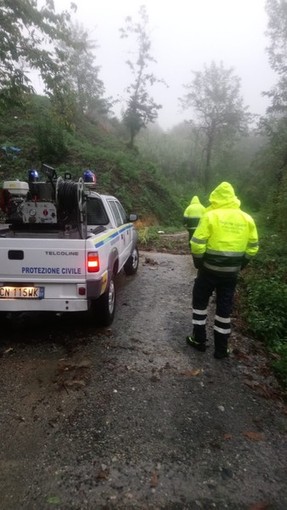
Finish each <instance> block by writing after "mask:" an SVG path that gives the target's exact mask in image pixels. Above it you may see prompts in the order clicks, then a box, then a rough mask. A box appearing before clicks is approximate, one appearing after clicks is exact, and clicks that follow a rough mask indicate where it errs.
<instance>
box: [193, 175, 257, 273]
mask: <svg viewBox="0 0 287 510" xmlns="http://www.w3.org/2000/svg"><path fill="white" fill-rule="evenodd" d="M209 201H210V204H211V205H210V206H209V207H208V208H207V210H206V212H205V214H204V215H203V217H202V218H201V220H200V223H199V225H198V227H197V229H196V230H195V232H194V234H193V237H192V239H191V241H190V245H191V253H192V256H193V260H194V265H195V267H197V268H201V267H202V268H204V269H206V270H208V271H211V272H213V273H215V274H217V275H220V276H232V275H234V274H236V273H238V272H239V271H240V269H241V268H242V267H244V266H245V265H246V263H247V262H248V260H249V259H250V258H251V257H253V256H254V255H256V253H257V251H258V235H257V229H256V225H255V223H254V220H253V218H252V217H251V216H249V214H247V213H245V212H243V211H241V209H240V200H238V198H237V197H236V195H235V193H234V189H233V187H232V186H231V184H229V183H228V182H222V183H221V184H219V186H217V188H215V190H214V191H212V193H211V194H210V197H209Z"/></svg>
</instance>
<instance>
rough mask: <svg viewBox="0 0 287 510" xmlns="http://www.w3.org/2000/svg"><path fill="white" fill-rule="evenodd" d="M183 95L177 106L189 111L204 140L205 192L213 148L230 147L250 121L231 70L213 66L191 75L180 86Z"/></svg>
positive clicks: (238, 83) (221, 66) (237, 80)
mask: <svg viewBox="0 0 287 510" xmlns="http://www.w3.org/2000/svg"><path fill="white" fill-rule="evenodd" d="M184 87H185V88H186V90H187V93H186V94H185V95H184V97H183V98H182V99H180V103H181V105H182V107H183V108H185V109H186V108H192V109H193V110H194V113H195V117H196V121H195V122H196V125H197V127H198V129H199V130H200V131H201V132H202V134H203V136H204V153H205V162H204V178H203V181H204V182H203V184H204V185H205V187H206V189H207V188H208V187H209V184H210V180H211V163H212V157H213V153H214V149H215V147H219V146H220V145H221V146H222V145H223V144H224V145H226V144H227V143H228V144H230V145H232V143H233V141H234V140H235V137H236V135H237V133H242V132H244V131H245V130H246V129H247V126H248V122H249V121H250V119H251V116H250V114H249V113H248V112H247V107H244V106H243V99H242V97H241V96H240V79H239V78H238V77H237V76H235V75H234V74H233V69H224V67H223V64H222V63H220V65H216V64H215V63H214V62H212V63H211V65H210V66H209V67H207V66H206V65H205V66H204V70H203V71H198V72H194V79H193V81H192V82H191V83H189V84H186V85H184Z"/></svg>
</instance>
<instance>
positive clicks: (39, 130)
mask: <svg viewBox="0 0 287 510" xmlns="http://www.w3.org/2000/svg"><path fill="white" fill-rule="evenodd" d="M35 139H36V142H37V145H38V156H39V159H40V161H41V162H42V163H52V164H53V163H59V162H61V161H63V160H64V159H65V157H66V156H67V148H66V144H65V133H64V129H63V128H62V126H61V125H60V124H58V123H56V122H55V120H54V119H53V118H52V117H46V118H45V117H42V118H40V119H39V121H38V122H37V124H36V126H35Z"/></svg>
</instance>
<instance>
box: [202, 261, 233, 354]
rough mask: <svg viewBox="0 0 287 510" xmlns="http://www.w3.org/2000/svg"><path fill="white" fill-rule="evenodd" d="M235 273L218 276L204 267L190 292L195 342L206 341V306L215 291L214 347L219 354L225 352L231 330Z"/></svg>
mask: <svg viewBox="0 0 287 510" xmlns="http://www.w3.org/2000/svg"><path fill="white" fill-rule="evenodd" d="M236 282H237V275H234V274H233V275H228V276H218V275H216V274H213V273H209V272H208V271H205V270H204V269H201V270H199V271H198V275H197V277H196V279H195V282H194V286H193V294H192V308H193V312H192V324H193V337H194V339H195V340H196V341H197V342H206V320H207V307H208V302H209V299H210V296H211V295H212V293H213V291H214V290H215V291H216V312H215V318H214V328H213V331H214V348H215V351H216V352H217V353H219V354H223V353H226V351H227V347H228V338H229V335H230V332H231V320H230V314H231V311H232V304H233V296H234V291H235V287H236Z"/></svg>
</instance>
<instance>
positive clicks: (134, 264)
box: [124, 246, 139, 275]
mask: <svg viewBox="0 0 287 510" xmlns="http://www.w3.org/2000/svg"><path fill="white" fill-rule="evenodd" d="M138 267H139V251H138V249H137V247H136V246H135V247H134V249H133V251H132V253H131V255H130V256H129V258H128V260H127V261H126V263H125V264H124V272H125V273H126V274H127V275H131V274H135V273H136V272H137V270H138Z"/></svg>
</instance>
